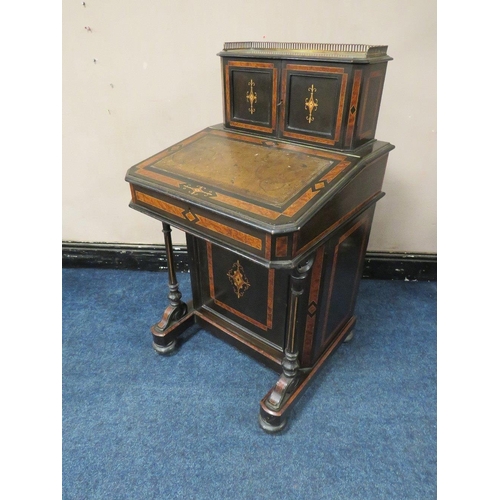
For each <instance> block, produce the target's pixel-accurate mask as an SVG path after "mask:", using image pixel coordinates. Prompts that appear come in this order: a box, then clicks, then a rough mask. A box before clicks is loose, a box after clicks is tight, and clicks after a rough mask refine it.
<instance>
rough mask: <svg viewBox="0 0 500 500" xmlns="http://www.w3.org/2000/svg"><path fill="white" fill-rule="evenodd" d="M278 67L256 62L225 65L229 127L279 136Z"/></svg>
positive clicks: (225, 110)
mask: <svg viewBox="0 0 500 500" xmlns="http://www.w3.org/2000/svg"><path fill="white" fill-rule="evenodd" d="M278 64H279V63H278ZM278 64H276V63H274V62H269V61H254V60H250V61H246V60H243V61H242V60H231V59H229V60H226V61H225V63H224V103H225V109H224V113H225V125H226V127H231V128H237V129H243V130H248V131H255V132H259V133H264V134H276V122H277V97H278V88H279V87H278V80H279V66H278Z"/></svg>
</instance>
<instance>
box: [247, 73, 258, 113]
mask: <svg viewBox="0 0 500 500" xmlns="http://www.w3.org/2000/svg"><path fill="white" fill-rule="evenodd" d="M248 85H249V87H250V90H249V91H248V92H247V101H248V102H249V103H250V107H249V108H248V111H250V114H251V115H253V114H254V113H255V108H254V104H255V103H256V102H257V92H254V90H253V88H254V87H255V82H254V81H253V80H250V81H249V82H248Z"/></svg>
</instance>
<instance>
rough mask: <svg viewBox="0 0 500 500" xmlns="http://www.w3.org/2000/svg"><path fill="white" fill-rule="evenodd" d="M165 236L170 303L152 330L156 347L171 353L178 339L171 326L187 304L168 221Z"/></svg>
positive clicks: (185, 310) (177, 319)
mask: <svg viewBox="0 0 500 500" xmlns="http://www.w3.org/2000/svg"><path fill="white" fill-rule="evenodd" d="M163 236H164V240H165V251H166V255H167V271H168V288H169V293H168V300H169V305H168V306H167V308H166V309H165V311H164V313H163V316H162V318H161V320H160V321H159V322H158V323H156V324H155V325H153V326H152V327H151V332H152V334H153V347H154V349H155V350H156V351H157V352H158V353H160V354H169V353H171V352H172V351H173V350H174V349H175V347H176V344H177V341H176V339H175V338H171V336H169V335H168V333H169V328H170V327H171V326H172V324H173V323H175V322H176V321H179V320H180V319H181V318H182V317H183V316H185V315H186V313H187V305H186V304H185V303H184V302H183V301H182V300H181V299H182V294H181V292H180V291H179V283H178V282H177V276H176V274H175V266H174V250H173V246H172V229H171V227H170V225H169V224H167V223H166V222H163Z"/></svg>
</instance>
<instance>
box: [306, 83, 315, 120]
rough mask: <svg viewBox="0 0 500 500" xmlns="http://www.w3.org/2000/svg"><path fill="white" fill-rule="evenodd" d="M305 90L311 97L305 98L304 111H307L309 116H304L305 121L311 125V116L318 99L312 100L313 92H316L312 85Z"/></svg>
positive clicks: (312, 118)
mask: <svg viewBox="0 0 500 500" xmlns="http://www.w3.org/2000/svg"><path fill="white" fill-rule="evenodd" d="M307 90H309V92H311V95H310V96H309V97H306V106H305V109H307V110H308V111H309V116H306V120H307V121H308V122H309V123H311V122H313V121H314V116H313V115H312V114H313V111H316V110H317V109H318V99H315V98H314V92H316V90H317V89H315V88H314V85H311V86H310V87H309V88H308V89H307Z"/></svg>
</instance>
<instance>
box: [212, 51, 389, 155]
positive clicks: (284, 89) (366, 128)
mask: <svg viewBox="0 0 500 500" xmlns="http://www.w3.org/2000/svg"><path fill="white" fill-rule="evenodd" d="M218 55H219V56H221V60H222V74H223V81H224V125H225V126H226V127H228V128H232V129H239V130H242V131H246V132H253V133H257V134H264V135H270V136H274V137H278V138H281V139H284V140H289V141H295V142H300V143H307V144H313V145H315V146H320V147H327V148H332V149H340V150H353V149H356V148H358V147H359V146H362V145H363V144H365V143H367V142H369V141H371V140H372V139H374V137H375V129H376V126H377V119H378V113H379V109H380V102H381V99H382V89H383V86H384V79H385V72H386V66H387V62H388V61H390V60H391V59H392V58H391V57H389V56H388V55H387V46H373V45H346V44H317V43H308V44H305V43H274V42H234V43H226V44H224V50H223V51H222V52H220V53H219V54H218Z"/></svg>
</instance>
